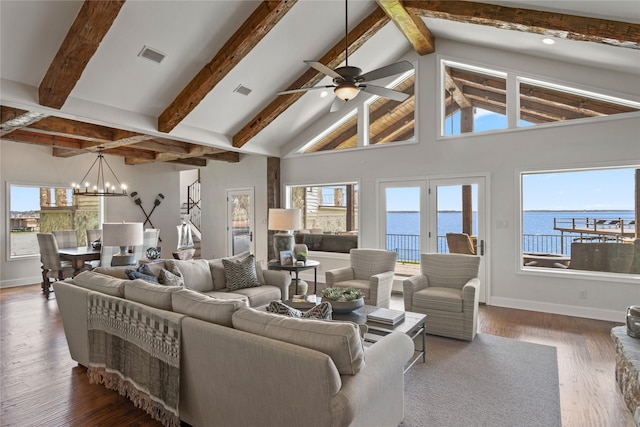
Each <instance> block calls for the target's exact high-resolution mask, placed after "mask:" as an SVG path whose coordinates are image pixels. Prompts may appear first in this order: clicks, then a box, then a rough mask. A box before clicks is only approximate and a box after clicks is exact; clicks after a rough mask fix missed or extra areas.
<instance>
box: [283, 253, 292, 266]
mask: <svg viewBox="0 0 640 427" xmlns="http://www.w3.org/2000/svg"><path fill="white" fill-rule="evenodd" d="M280 264H281V265H293V252H291V251H280Z"/></svg>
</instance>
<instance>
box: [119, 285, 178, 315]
mask: <svg viewBox="0 0 640 427" xmlns="http://www.w3.org/2000/svg"><path fill="white" fill-rule="evenodd" d="M180 289H182V288H181V287H180V286H163V285H154V284H153V283H149V282H147V281H146V280H142V279H135V280H130V281H128V282H125V287H124V297H125V299H128V300H130V301H135V302H139V303H140V304H145V305H148V306H151V307H155V308H160V309H162V310H169V311H171V307H172V306H171V294H172V293H174V292H176V291H179V290H180Z"/></svg>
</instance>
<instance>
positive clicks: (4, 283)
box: [0, 274, 42, 288]
mask: <svg viewBox="0 0 640 427" xmlns="http://www.w3.org/2000/svg"><path fill="white" fill-rule="evenodd" d="M36 283H42V275H41V274H39V275H37V276H33V277H22V278H20V279H13V280H0V288H15V287H17V286H28V285H35V284H36Z"/></svg>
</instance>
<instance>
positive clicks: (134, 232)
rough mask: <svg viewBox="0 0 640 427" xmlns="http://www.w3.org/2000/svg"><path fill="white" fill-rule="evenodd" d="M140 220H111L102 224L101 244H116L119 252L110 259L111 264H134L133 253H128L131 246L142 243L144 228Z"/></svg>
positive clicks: (135, 261)
mask: <svg viewBox="0 0 640 427" xmlns="http://www.w3.org/2000/svg"><path fill="white" fill-rule="evenodd" d="M142 227H143V224H142V223H141V222H112V223H104V224H103V226H102V235H103V237H102V245H103V246H118V247H120V253H119V254H117V255H114V256H113V258H112V259H111V266H114V267H115V266H120V265H135V264H136V263H137V260H136V257H135V255H133V254H131V253H129V248H130V247H131V246H140V245H142V244H143V243H144V230H143V228H142Z"/></svg>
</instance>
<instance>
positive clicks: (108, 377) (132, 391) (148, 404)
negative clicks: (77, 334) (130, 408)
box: [87, 367, 180, 427]
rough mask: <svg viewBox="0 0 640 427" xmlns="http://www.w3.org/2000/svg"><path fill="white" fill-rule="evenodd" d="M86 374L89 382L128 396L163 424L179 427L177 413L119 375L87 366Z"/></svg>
mask: <svg viewBox="0 0 640 427" xmlns="http://www.w3.org/2000/svg"><path fill="white" fill-rule="evenodd" d="M87 376H88V377H89V383H91V384H102V385H104V386H105V388H108V389H109V390H115V391H117V392H118V394H120V396H124V397H126V398H128V399H129V400H130V401H131V402H133V404H134V405H135V406H136V407H137V408H140V409H142V410H144V411H145V412H146V413H147V414H149V415H151V418H153V419H154V420H157V421H159V422H161V423H162V425H163V426H166V427H180V418H179V417H178V416H177V415H175V414H173V413H171V412H170V411H168V410H167V409H165V407H164V406H163V405H162V404H160V403H158V402H155V401H154V400H152V399H151V398H150V397H149V395H148V394H147V393H144V392H142V391H140V390H138V389H137V388H136V387H135V386H134V385H132V384H131V383H130V382H129V381H126V380H125V379H123V378H121V377H120V376H119V375H117V374H111V373H108V372H106V370H105V369H104V368H98V367H89V368H88V369H87Z"/></svg>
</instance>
